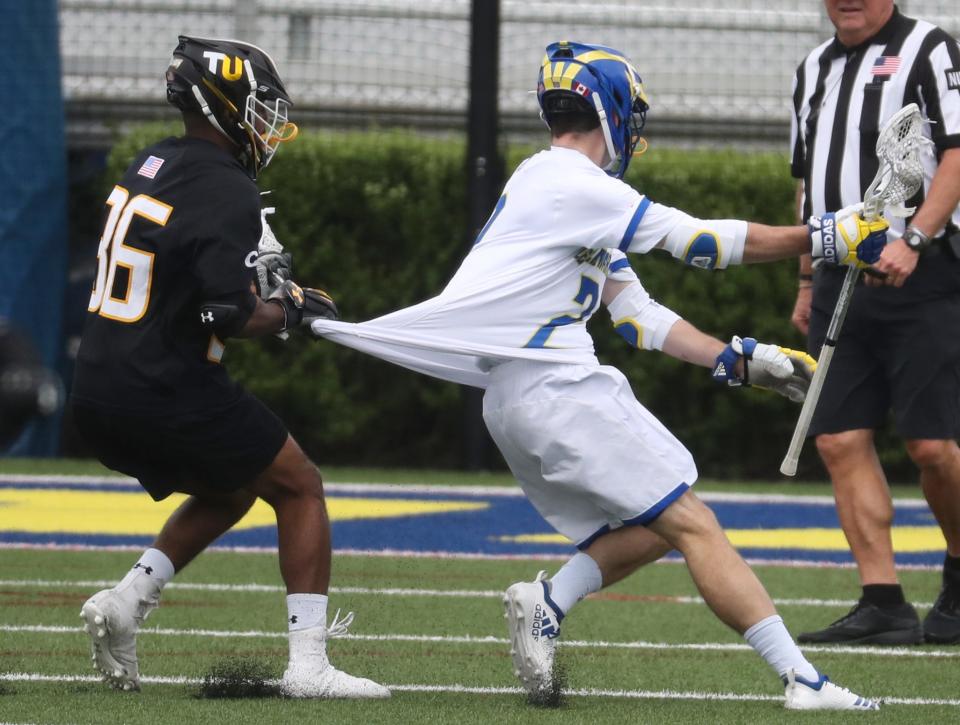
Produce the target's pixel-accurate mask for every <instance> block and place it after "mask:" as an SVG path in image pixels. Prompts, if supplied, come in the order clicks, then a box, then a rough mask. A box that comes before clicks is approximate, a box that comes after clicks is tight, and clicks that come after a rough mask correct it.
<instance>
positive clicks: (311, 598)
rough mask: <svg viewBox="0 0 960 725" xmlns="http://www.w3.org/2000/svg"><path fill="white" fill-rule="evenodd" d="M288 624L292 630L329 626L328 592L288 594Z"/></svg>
mask: <svg viewBox="0 0 960 725" xmlns="http://www.w3.org/2000/svg"><path fill="white" fill-rule="evenodd" d="M287 624H288V625H289V628H290V631H291V632H298V631H300V630H301V629H308V628H310V627H316V626H318V625H321V626H324V627H326V626H327V595H326V594H288V595H287Z"/></svg>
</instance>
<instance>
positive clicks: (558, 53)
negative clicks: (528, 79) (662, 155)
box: [537, 40, 650, 178]
mask: <svg viewBox="0 0 960 725" xmlns="http://www.w3.org/2000/svg"><path fill="white" fill-rule="evenodd" d="M581 99H582V100H581ZM537 100H538V101H539V102H540V115H541V116H542V118H543V120H544V121H545V122H546V124H547V125H548V126H549V125H550V119H551V115H552V114H553V113H554V112H555V111H556V110H557V109H563V108H565V107H566V108H568V109H569V108H570V107H571V105H572V104H571V103H570V102H574V103H576V104H577V105H578V106H579V108H580V110H585V109H587V108H591V109H593V110H595V111H596V113H597V116H598V118H599V120H600V128H601V129H602V130H603V137H604V139H605V140H606V142H607V152H608V153H609V155H610V163H609V164H607V166H606V167H605V168H604V171H606V172H607V173H608V174H610V175H611V176H615V177H617V178H622V177H623V174H624V173H625V172H626V170H627V165H628V164H629V163H630V157H631V156H633V151H634V149H635V148H636V147H637V143H638V142H639V140H640V132H641V131H642V130H643V126H644V124H645V123H646V121H647V109H648V108H649V107H650V104H649V102H648V101H647V94H646V93H645V92H644V90H643V81H642V80H641V79H640V74H639V73H638V72H637V69H636V68H634V66H633V63H631V62H630V59H629V58H627V57H626V56H625V55H624V54H623V53H621V52H620V51H619V50H614V49H613V48H607V47H605V46H602V45H588V44H586V43H575V42H572V41H566V40H561V41H559V42H557V43H551V44H550V45H548V46H547V53H546V55H545V56H544V58H543V63H542V64H541V66H540V79H539V81H538V83H537ZM584 101H585V102H586V103H584Z"/></svg>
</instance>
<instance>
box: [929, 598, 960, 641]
mask: <svg viewBox="0 0 960 725" xmlns="http://www.w3.org/2000/svg"><path fill="white" fill-rule="evenodd" d="M923 638H924V640H926V641H927V642H930V643H931V644H960V594H958V593H957V592H956V591H953V592H950V593H948V590H947V588H946V587H944V588H943V589H941V590H940V596H939V597H937V601H936V602H934V604H933V609H931V610H930V611H929V612H927V616H926V618H925V619H924V620H923Z"/></svg>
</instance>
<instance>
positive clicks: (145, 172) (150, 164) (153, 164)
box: [137, 156, 163, 179]
mask: <svg viewBox="0 0 960 725" xmlns="http://www.w3.org/2000/svg"><path fill="white" fill-rule="evenodd" d="M161 166H163V159H161V158H157V157H156V156H148V157H147V160H146V161H144V162H143V166H141V167H140V170H139V171H138V172H137V173H138V174H140V176H146V177H147V178H148V179H152V178H153V177H154V176H156V175H157V172H158V171H160V167H161Z"/></svg>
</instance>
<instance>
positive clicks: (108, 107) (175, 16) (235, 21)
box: [60, 0, 960, 149]
mask: <svg viewBox="0 0 960 725" xmlns="http://www.w3.org/2000/svg"><path fill="white" fill-rule="evenodd" d="M904 6H906V7H904ZM901 7H903V9H904V10H905V11H908V12H909V13H912V14H914V15H917V16H920V17H923V18H925V19H928V20H930V21H932V22H935V23H937V24H939V25H941V26H942V27H944V28H946V29H947V30H950V31H952V32H954V33H956V32H957V31H958V29H960V18H958V15H957V13H956V9H957V5H956V0H909V1H908V2H906V3H904V2H901ZM469 18H470V2H469V0H354V1H352V2H343V1H339V0H259V1H258V0H162V1H157V0H60V23H61V46H62V55H63V85H64V93H65V97H66V99H67V116H68V133H69V141H70V144H71V146H73V147H77V146H84V145H98V146H103V145H106V144H108V143H109V141H110V139H111V138H113V137H114V135H115V133H116V131H117V129H118V128H121V129H122V128H123V127H124V126H126V125H128V124H130V123H131V122H136V121H138V120H143V119H152V118H158V117H171V118H172V117H173V115H172V114H171V112H170V110H169V109H168V108H167V107H166V105H165V103H164V85H163V80H162V75H163V70H164V68H165V67H166V63H167V60H168V59H169V56H170V51H171V50H172V48H173V47H174V45H175V44H176V37H177V35H178V34H180V33H187V34H193V35H201V36H212V37H236V38H240V39H243V40H247V41H249V42H254V43H256V44H258V45H260V46H261V47H263V48H264V49H265V50H267V51H268V52H269V53H271V55H273V57H274V58H275V60H276V61H277V63H278V65H279V67H280V70H281V73H282V74H283V76H284V78H285V79H287V80H288V89H289V90H290V92H291V94H292V95H293V97H294V100H295V101H296V114H297V119H298V121H300V122H301V123H302V125H305V126H307V127H310V126H314V127H316V126H323V125H325V126H336V127H350V128H363V127H370V126H376V127H392V126H398V125H399V126H408V127H409V126H412V127H417V128H422V129H432V130H437V129H439V130H446V131H453V132H457V131H462V130H463V129H464V128H465V121H464V116H465V113H466V108H467V101H468V94H469V88H468V82H467V79H468V73H469V67H468V66H469V50H470V49H469V40H470V25H469V22H470V21H469ZM500 18H501V26H500V43H499V94H498V96H499V108H500V113H501V129H502V131H503V132H504V133H505V134H506V135H507V137H508V138H511V137H529V136H530V135H532V134H534V133H537V132H539V131H540V128H541V127H540V125H539V120H538V118H537V104H536V98H535V97H534V96H533V94H532V93H531V91H532V89H533V88H534V87H535V84H536V77H537V70H538V67H539V64H540V60H541V58H542V54H543V49H544V47H545V46H546V45H547V43H549V42H551V41H553V40H558V39H564V38H566V39H580V40H584V41H587V42H599V43H603V44H606V45H610V46H613V47H616V48H619V49H621V50H623V51H624V52H625V53H627V55H629V56H630V57H631V58H632V59H633V60H634V62H635V63H636V65H637V67H638V68H639V69H640V71H641V74H642V75H643V77H644V81H645V84H646V86H647V91H648V93H649V95H650V98H651V100H652V103H653V109H652V113H651V116H650V124H649V127H648V134H649V135H650V136H652V137H654V138H659V139H666V140H668V141H672V142H677V143H689V142H704V143H722V144H728V143H733V144H735V145H737V146H743V147H756V146H760V147H764V148H771V149H783V148H785V146H786V137H787V129H788V119H789V112H790V110H789V89H790V81H791V77H792V74H793V71H794V69H795V68H796V66H797V64H798V63H799V61H800V60H801V58H802V57H803V56H804V55H805V54H806V53H807V52H808V51H809V50H810V49H811V48H813V47H814V46H815V45H816V44H817V43H818V42H820V41H821V40H823V39H825V38H828V37H829V36H830V35H831V33H832V28H831V26H830V24H829V21H828V20H827V18H826V15H825V12H824V10H823V6H822V3H821V2H819V1H818V0H803V1H801V2H796V0H671V1H670V2H644V1H639V0H620V1H619V2H617V1H616V0H611V1H609V2H588V1H586V0H554V1H553V2H536V1H524V0H502V2H501V10H500Z"/></svg>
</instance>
